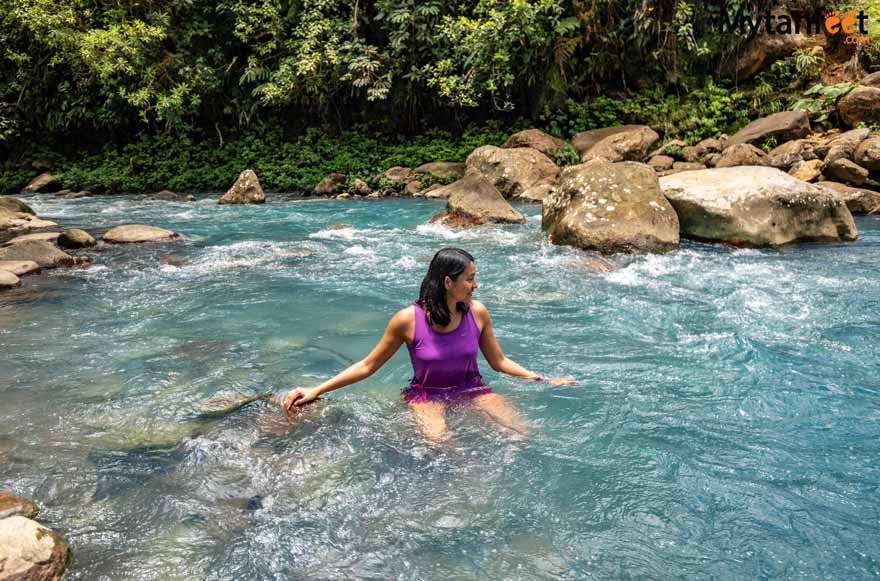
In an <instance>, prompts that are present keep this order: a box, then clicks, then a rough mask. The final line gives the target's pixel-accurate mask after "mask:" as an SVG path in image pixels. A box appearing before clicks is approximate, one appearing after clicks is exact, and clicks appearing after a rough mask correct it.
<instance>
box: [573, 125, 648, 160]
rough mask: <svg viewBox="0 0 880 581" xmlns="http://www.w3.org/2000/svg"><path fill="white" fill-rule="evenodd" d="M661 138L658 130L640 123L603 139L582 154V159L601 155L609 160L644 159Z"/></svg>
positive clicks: (595, 157)
mask: <svg viewBox="0 0 880 581" xmlns="http://www.w3.org/2000/svg"><path fill="white" fill-rule="evenodd" d="M659 140H660V136H659V135H658V134H657V132H656V131H654V130H653V129H651V128H650V127H648V126H647V125H639V126H636V127H634V128H632V129H628V130H626V131H618V132H616V133H614V134H613V135H609V136H608V137H605V138H603V139H601V140H600V141H599V142H597V143H596V144H595V145H594V146H593V147H591V148H590V149H588V150H587V151H585V152H584V153H582V154H581V161H589V160H591V159H597V158H600V157H601V158H604V159H607V160H608V161H644V160H645V158H647V157H648V152H649V151H651V149H652V148H653V147H654V144H655V143H657V142H658V141H659Z"/></svg>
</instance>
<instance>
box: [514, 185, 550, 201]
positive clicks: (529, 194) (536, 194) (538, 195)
mask: <svg viewBox="0 0 880 581" xmlns="http://www.w3.org/2000/svg"><path fill="white" fill-rule="evenodd" d="M554 191H556V186H553V185H550V184H541V185H540V186H532V187H530V188H529V189H527V190H526V191H524V192H523V193H521V194H520V195H518V196H517V197H516V199H517V201H522V202H539V203H540V202H543V201H544V200H545V199H546V198H547V196H549V195H550V194H552V193H553V192H554Z"/></svg>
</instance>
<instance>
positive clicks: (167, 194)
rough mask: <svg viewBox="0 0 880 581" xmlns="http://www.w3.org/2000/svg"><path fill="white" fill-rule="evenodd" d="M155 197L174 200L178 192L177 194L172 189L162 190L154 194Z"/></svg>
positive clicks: (167, 200) (169, 200) (168, 200)
mask: <svg viewBox="0 0 880 581" xmlns="http://www.w3.org/2000/svg"><path fill="white" fill-rule="evenodd" d="M153 198H155V199H157V200H164V201H166V202H173V201H175V200H177V194H175V193H174V192H172V191H171V190H162V191H161V192H159V193H157V194H156V195H154V196H153Z"/></svg>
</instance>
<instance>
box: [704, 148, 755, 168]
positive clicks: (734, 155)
mask: <svg viewBox="0 0 880 581" xmlns="http://www.w3.org/2000/svg"><path fill="white" fill-rule="evenodd" d="M766 157H767V156H766V154H765V153H764V152H763V151H761V150H760V149H758V148H757V147H755V146H754V145H749V144H748V143H737V144H736V145H732V146H730V147H728V148H727V149H725V150H724V151H722V152H721V157H719V158H718V160H717V161H716V162H715V167H737V166H740V165H764V160H765V158H766Z"/></svg>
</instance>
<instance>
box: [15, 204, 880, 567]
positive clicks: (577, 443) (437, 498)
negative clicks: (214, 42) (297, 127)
mask: <svg viewBox="0 0 880 581" xmlns="http://www.w3.org/2000/svg"><path fill="white" fill-rule="evenodd" d="M215 200H216V196H213V197H211V198H208V197H204V198H202V199H200V200H199V201H197V202H195V203H174V202H160V201H152V200H147V199H145V198H141V197H132V196H119V197H112V198H84V199H78V200H59V199H55V198H53V197H51V196H35V197H31V198H26V201H27V202H28V203H30V204H31V205H32V206H33V207H34V209H35V210H36V211H37V213H38V214H39V215H40V216H41V217H45V218H48V219H52V220H55V221H57V222H59V223H60V224H61V225H62V226H84V227H86V228H87V229H89V230H91V231H92V232H93V233H96V234H100V232H102V231H103V230H104V229H106V228H109V227H111V226H115V225H119V224H124V223H147V224H153V225H156V226H162V227H167V228H171V229H173V230H176V231H178V232H181V233H182V234H184V235H185V236H186V237H187V240H185V241H183V242H179V243H175V244H164V245H139V246H124V247H122V246H119V247H105V246H100V247H99V248H97V249H96V250H94V251H93V252H91V253H90V254H91V255H92V257H93V258H94V263H93V264H91V265H89V266H86V267H80V268H75V269H57V270H54V271H51V272H48V273H45V274H42V275H38V276H34V277H29V278H26V279H25V280H24V286H23V287H22V288H19V289H15V290H12V291H8V292H4V293H3V294H2V295H0V368H2V373H0V488H2V489H5V490H12V491H14V492H17V493H20V494H23V495H25V496H28V497H31V498H33V499H34V500H36V501H37V502H38V503H39V504H40V505H41V507H42V514H41V517H40V518H41V520H42V521H43V522H44V523H45V524H47V525H48V526H51V527H53V528H55V529H56V530H58V531H59V532H60V533H61V534H62V536H63V537H64V538H65V539H66V540H67V541H68V542H69V543H70V545H71V547H72V549H73V551H74V560H73V562H72V564H71V567H70V569H69V573H68V578H69V579H88V580H93V579H217V580H219V579H348V578H373V579H441V578H442V579H559V578H562V579H584V578H596V579H613V578H651V579H667V578H689V579H690V578H713V579H752V578H783V579H815V578H837V579H867V578H875V577H877V576H880V502H878V486H880V347H878V339H880V219H878V218H877V217H857V219H856V223H857V226H858V228H859V233H860V238H859V240H858V241H856V242H853V243H849V244H842V245H820V244H804V245H798V246H791V247H786V248H783V249H779V250H738V249H732V248H728V247H723V246H715V245H708V244H698V243H692V242H685V243H683V244H682V247H681V249H680V250H679V251H677V252H674V253H671V254H667V255H662V256H636V257H612V258H611V261H612V262H614V263H615V265H616V266H617V267H618V268H617V269H616V270H614V271H612V272H601V271H595V270H591V269H589V268H587V267H585V262H586V261H588V260H589V258H590V257H589V256H588V255H587V254H585V253H582V252H579V251H577V250H574V249H571V248H563V247H554V246H551V245H549V244H548V243H547V241H546V240H545V237H544V236H543V235H542V233H541V229H540V208H539V207H538V206H523V207H521V208H520V209H521V210H522V211H523V212H524V213H525V214H526V215H527V217H528V219H527V222H526V224H524V225H518V226H486V227H480V228H477V229H474V230H470V231H466V232H458V233H456V232H452V231H450V230H448V229H446V228H444V227H439V226H434V225H427V224H426V223H427V220H428V219H429V217H430V216H432V215H433V214H434V213H436V212H438V211H439V210H441V209H442V207H443V204H442V203H440V202H431V201H423V200H383V201H375V202H357V201H345V202H343V201H325V200H302V201H281V200H280V198H279V201H276V202H270V203H267V204H265V205H261V206H233V207H230V206H218V205H217V204H216V203H215ZM334 223H344V224H348V225H350V226H348V227H343V228H337V229H334V228H330V227H329V226H331V225H333V224H334ZM448 245H452V246H460V247H462V248H465V249H466V250H468V251H470V252H471V253H472V254H474V256H475V257H476V258H477V262H476V264H477V269H478V275H477V278H478V281H479V282H480V284H481V287H480V289H479V290H478V291H477V293H476V294H477V297H478V298H480V299H481V300H482V301H483V302H484V303H485V304H486V305H487V306H488V308H489V310H490V312H491V313H492V316H493V321H494V325H495V329H496V334H497V336H498V338H499V342H500V344H501V346H502V348H503V349H504V350H505V352H506V353H507V355H508V356H510V357H511V358H512V359H514V360H516V361H518V362H520V363H522V364H523V365H525V366H526V367H528V368H530V369H533V370H535V371H538V372H542V373H545V374H551V375H573V376H575V377H576V378H577V379H578V380H579V384H577V385H574V386H568V387H557V388H552V387H549V386H547V385H544V384H539V383H533V382H527V381H521V380H516V379H513V378H510V377H507V376H501V375H499V374H497V373H494V372H492V371H491V369H489V367H488V365H487V364H486V362H485V361H484V360H482V359H481V360H480V362H481V369H482V370H483V373H484V377H485V378H486V379H487V380H488V382H489V383H491V385H492V386H493V387H494V388H495V390H496V391H498V392H499V393H502V394H503V395H505V396H507V397H508V398H509V399H510V400H511V401H512V403H513V404H514V405H515V406H516V407H517V408H518V409H519V411H520V413H521V414H522V415H523V416H524V417H525V418H526V420H527V421H528V422H529V424H530V425H531V437H530V439H528V440H526V441H515V440H513V439H511V438H510V437H509V436H508V435H506V434H505V433H503V432H501V431H499V430H497V429H496V428H495V427H494V426H493V425H492V424H491V422H489V421H488V420H486V419H484V418H483V417H481V416H478V415H476V414H474V413H472V412H471V411H468V410H467V409H456V410H453V411H452V412H450V414H449V417H448V421H449V426H450V430H451V432H452V437H451V438H450V440H448V441H447V442H445V443H443V444H441V445H439V446H430V445H427V444H426V443H425V441H424V440H423V439H422V437H421V436H420V435H419V432H418V430H417V427H416V425H415V423H414V420H413V417H412V415H411V413H410V412H409V410H408V409H407V407H406V405H405V403H404V402H403V401H402V399H401V396H400V389H401V388H402V387H403V386H404V385H405V384H406V383H407V381H408V379H409V377H410V371H411V368H410V365H409V359H408V355H407V353H406V349H405V348H403V349H401V350H400V352H398V353H397V355H396V356H395V357H394V358H393V359H392V360H391V361H389V362H388V364H386V366H385V367H383V368H382V369H381V370H380V371H379V372H377V373H376V374H375V375H374V376H373V377H371V378H369V379H368V380H366V381H364V382H362V383H361V384H358V385H355V386H352V387H349V388H346V389H343V390H340V391H336V392H334V393H332V394H330V395H329V396H327V397H325V398H323V400H322V401H320V402H318V403H317V404H315V405H314V406H311V407H309V408H306V410H305V411H303V413H302V414H301V415H299V416H298V417H296V418H295V420H293V421H288V420H287V419H285V418H284V417H283V416H282V415H281V413H280V412H279V411H278V410H277V409H276V408H275V407H274V406H273V405H272V404H270V403H268V402H265V401H258V402H255V403H253V404H251V405H248V406H247V407H244V408H242V409H241V410H239V411H237V412H235V413H231V414H228V415H225V416H220V417H206V416H204V415H199V412H200V410H202V409H204V405H205V402H206V401H207V400H209V399H210V398H211V397H212V396H214V395H216V394H221V393H233V392H236V391H243V392H250V391H257V390H266V389H268V390H274V391H276V392H278V393H283V392H284V391H285V390H286V389H287V388H289V387H290V386H293V385H315V384H317V383H319V382H320V381H322V380H323V379H325V378H327V377H330V376H331V375H333V374H334V373H336V372H338V371H340V370H341V369H343V368H344V367H345V366H346V365H348V364H349V363H350V362H352V361H354V360H356V359H358V358H360V357H362V356H363V355H365V354H366V353H367V352H368V351H369V349H370V348H371V347H372V346H373V345H374V344H375V342H376V341H377V340H378V339H379V337H380V336H381V334H382V331H383V330H384V327H385V324H386V323H387V321H388V318H389V317H390V316H391V315H392V314H393V313H394V312H395V311H396V310H398V309H400V308H402V307H403V306H405V305H407V304H408V303H409V302H411V301H412V300H413V299H415V298H416V293H417V291H418V286H419V283H420V281H421V279H422V276H423V275H424V273H425V271H426V269H427V264H428V262H429V260H430V258H431V256H432V255H433V254H434V252H436V251H437V250H438V249H439V248H441V247H443V246H448ZM170 255H173V256H174V257H177V258H171V259H169V258H168V257H169V256H170ZM169 260H170V262H169Z"/></svg>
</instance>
